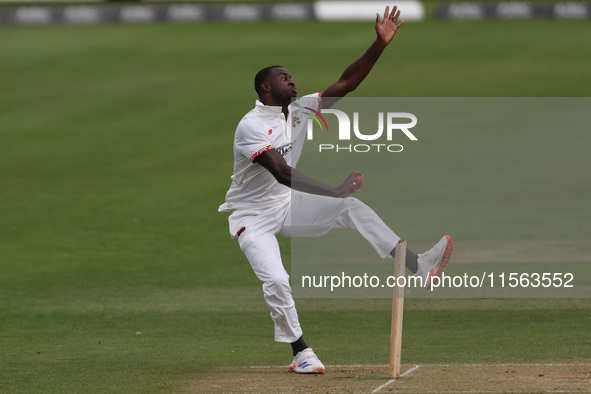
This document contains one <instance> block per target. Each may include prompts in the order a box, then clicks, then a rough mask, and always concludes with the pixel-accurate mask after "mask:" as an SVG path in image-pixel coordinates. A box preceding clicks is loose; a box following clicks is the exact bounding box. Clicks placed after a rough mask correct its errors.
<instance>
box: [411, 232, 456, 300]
mask: <svg viewBox="0 0 591 394" xmlns="http://www.w3.org/2000/svg"><path fill="white" fill-rule="evenodd" d="M453 249H454V241H453V239H451V237H450V236H449V235H444V236H443V237H442V238H441V239H440V240H439V242H437V244H435V246H433V247H432V248H431V249H429V250H428V251H426V252H425V253H421V254H419V255H418V259H417V260H418V266H419V269H418V270H417V272H416V273H415V274H414V275H415V276H416V277H419V278H421V280H422V282H421V283H423V286H425V289H427V290H429V289H430V288H431V278H433V277H439V275H441V273H442V272H443V269H444V268H445V266H446V265H447V263H448V261H449V258H450V257H451V254H452V252H453Z"/></svg>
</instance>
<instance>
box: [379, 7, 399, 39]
mask: <svg viewBox="0 0 591 394" xmlns="http://www.w3.org/2000/svg"><path fill="white" fill-rule="evenodd" d="M399 16H400V10H398V7H397V6H394V8H392V12H390V7H388V6H387V7H386V10H385V11H384V19H383V20H381V21H380V14H376V33H377V35H378V39H379V40H380V41H382V42H383V43H384V45H388V44H389V43H390V41H392V39H393V38H394V34H396V31H398V29H399V28H400V27H401V26H402V25H404V19H403V20H401V21H400V23H398V17H399Z"/></svg>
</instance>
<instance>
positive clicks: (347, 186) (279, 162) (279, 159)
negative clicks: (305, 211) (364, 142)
mask: <svg viewBox="0 0 591 394" xmlns="http://www.w3.org/2000/svg"><path fill="white" fill-rule="evenodd" d="M255 161H256V162H257V163H259V164H260V165H262V166H263V167H265V168H266V169H267V170H268V171H269V172H270V173H271V174H272V175H273V176H274V177H275V179H277V182H279V183H281V184H282V185H285V186H287V187H290V188H293V189H295V190H298V191H301V192H306V193H310V194H319V195H321V196H330V197H339V198H345V197H347V196H348V195H349V194H351V193H356V192H358V191H359V190H360V188H361V185H358V184H357V182H356V180H355V176H358V175H361V172H358V171H356V172H352V173H351V174H349V176H348V177H347V178H346V179H345V180H344V181H343V183H341V184H340V185H339V186H337V187H330V186H328V185H325V184H324V183H321V182H318V181H316V180H314V179H312V178H310V177H308V176H307V175H305V174H303V173H302V172H300V171H298V170H296V169H295V168H293V167H291V166H290V165H289V164H287V162H286V161H285V159H284V158H283V156H281V154H280V153H279V152H277V150H275V149H270V150H268V151H266V152H264V153H262V154H260V155H259V156H257V158H256V159H255Z"/></svg>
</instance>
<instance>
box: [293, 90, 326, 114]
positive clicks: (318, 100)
mask: <svg viewBox="0 0 591 394" xmlns="http://www.w3.org/2000/svg"><path fill="white" fill-rule="evenodd" d="M298 101H299V102H300V106H301V107H303V108H310V109H313V110H314V111H318V112H320V110H321V109H322V93H312V94H308V95H306V96H303V97H301V98H299V99H298Z"/></svg>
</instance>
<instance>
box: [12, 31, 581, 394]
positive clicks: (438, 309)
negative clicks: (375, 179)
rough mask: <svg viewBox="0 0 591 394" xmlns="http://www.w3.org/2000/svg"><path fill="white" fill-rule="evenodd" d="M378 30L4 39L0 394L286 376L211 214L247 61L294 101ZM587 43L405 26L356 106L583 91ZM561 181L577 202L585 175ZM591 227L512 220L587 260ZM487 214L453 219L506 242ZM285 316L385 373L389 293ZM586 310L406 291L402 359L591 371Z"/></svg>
mask: <svg viewBox="0 0 591 394" xmlns="http://www.w3.org/2000/svg"><path fill="white" fill-rule="evenodd" d="M373 34H374V33H373V28H372V26H371V24H363V23H353V24H350V23H330V24H321V23H315V22H306V23H281V24H279V23H260V24H248V23H246V24H219V23H203V24H196V25H188V24H181V25H173V24H167V25H165V24H162V25H136V26H133V25H127V26H123V25H121V26H110V25H106V26H71V27H68V26H50V27H2V28H0V53H2V60H1V61H0V87H1V91H2V94H0V349H1V350H0V391H1V392H7V393H14V392H23V393H24V392H186V391H200V390H199V388H200V387H199V385H197V386H194V385H191V384H190V382H191V381H195V380H198V379H199V376H201V375H203V374H208V373H212V371H213V372H215V371H217V370H218V369H219V368H222V367H237V368H240V367H249V366H253V365H258V366H267V365H287V364H288V363H289V362H290V361H291V360H290V349H289V346H288V345H284V344H277V343H274V342H273V341H272V338H273V327H272V322H271V320H270V318H269V316H268V311H267V309H266V306H265V305H264V301H263V298H262V292H261V289H260V284H259V282H258V280H257V279H256V277H255V276H254V274H253V273H252V270H251V268H250V266H249V265H248V263H247V261H246V259H245V258H244V257H243V255H242V254H241V252H240V250H239V248H238V247H237V245H236V244H235V243H234V242H233V241H232V240H231V239H230V238H229V236H228V233H227V220H226V216H225V215H223V214H218V213H217V212H216V210H217V207H218V205H219V204H220V203H221V202H223V198H224V194H225V191H226V190H227V188H228V186H229V181H230V178H229V177H230V175H231V170H232V136H233V132H234V130H235V127H236V124H237V122H238V121H239V119H240V118H241V116H242V115H243V114H244V113H245V112H247V111H248V110H250V108H251V107H252V106H253V104H254V99H255V96H254V90H253V87H252V79H253V75H254V73H255V72H256V71H257V70H258V69H259V68H261V67H263V66H266V65H269V64H282V65H284V66H286V67H287V68H288V69H290V71H291V72H292V74H293V75H294V80H295V81H296V83H297V84H298V88H299V90H300V92H313V91H318V90H323V89H324V88H325V87H327V86H328V84H330V83H332V82H333V81H335V80H336V78H338V76H339V75H340V73H341V72H342V70H344V68H345V67H346V66H347V65H348V64H349V63H351V62H352V61H353V60H355V59H356V58H357V57H358V56H360V55H361V53H362V52H363V51H364V50H365V49H366V47H367V46H368V45H369V43H370V42H371V40H372V39H373ZM590 40H591V29H590V28H589V23H588V22H587V21H569V22H561V21H520V22H514V21H481V22H456V23H450V22H442V21H427V22H422V23H409V24H407V25H406V26H404V30H402V31H401V32H400V33H399V35H398V36H397V37H396V40H395V42H394V43H393V44H392V46H391V47H390V48H389V49H388V51H387V52H386V53H385V54H384V56H383V58H382V59H381V60H380V62H379V63H378V65H377V66H376V67H375V69H374V71H373V72H372V74H371V75H370V76H369V77H368V78H367V80H366V81H365V82H364V83H363V85H362V86H361V87H360V88H359V89H358V90H357V91H356V92H355V93H354V96H359V97H364V96H367V97H380V96H384V97H388V96H400V97H433V96H435V97H447V96H452V97H461V96H469V97H479V96H484V97H487V96H495V97H497V96H498V97H503V96H534V97H543V96H556V97H584V96H588V95H589V91H591V71H590V69H589V64H590V63H591V53H590V52H589V51H585V50H583V48H585V47H587V46H588V43H589V42H590ZM539 137H540V140H539V142H538V145H537V146H541V147H543V148H544V149H547V148H548V146H547V145H544V143H545V142H547V143H548V144H551V143H552V140H551V138H549V136H544V135H541V136H539ZM587 142H589V137H588V136H581V139H580V140H579V139H577V140H576V141H570V142H568V141H567V142H565V144H566V148H564V150H565V151H566V152H567V153H566V154H568V152H569V148H572V150H573V152H574V154H576V155H583V154H585V153H584V147H585V146H588V144H586V143H587ZM569 143H570V144H571V145H568V144H569ZM468 148H469V147H468ZM457 149H462V146H461V145H460V146H458V147H457ZM577 157H579V161H577V163H582V165H585V164H586V165H587V166H589V161H588V159H586V160H585V159H584V158H582V157H581V156H577ZM475 160H478V157H475ZM586 169H590V168H589V167H587V168H586ZM495 170H496V169H495V168H493V167H490V168H488V171H490V172H491V173H493V172H494V171H495ZM579 170H580V171H581V173H583V174H588V173H589V172H585V171H584V170H585V168H584V167H583V168H579ZM512 176H513V174H512V173H511V171H507V173H506V177H508V178H509V180H507V179H505V181H506V182H505V183H503V184H506V185H511V184H512V183H511V177H512ZM515 181H518V179H515ZM578 181H580V182H581V184H580V188H578V189H577V188H575V187H574V186H573V185H575V186H576V185H577V183H576V182H578ZM458 182H460V179H458ZM564 182H567V181H564ZM568 182H570V183H568ZM568 182H567V183H568V184H569V185H571V186H573V187H572V188H571V189H567V190H566V192H568V193H575V194H576V197H577V200H576V201H577V202H579V201H583V200H585V198H587V200H588V196H589V186H588V185H586V184H584V178H577V177H573V178H572V179H571V178H568ZM457 187H460V188H466V185H465V184H458V185H457ZM585 196H586V197H585ZM398 198H399V199H400V200H399V201H409V202H412V198H413V190H411V189H410V188H409V189H405V190H404V191H403V192H401V193H400V195H399V196H398ZM471 198H472V199H473V201H477V200H478V199H480V198H486V195H479V194H478V193H477V192H475V193H474V194H473V195H471ZM550 198H553V199H555V203H556V204H559V205H560V204H569V201H571V200H569V199H566V200H564V195H563V194H561V193H550ZM430 204H431V203H428V202H423V206H424V207H429V206H431V209H434V208H433V207H435V204H437V201H433V202H432V204H433V205H430ZM571 206H572V205H571ZM482 209H486V207H483V208H482ZM427 211H429V209H427ZM527 212H529V211H527V210H526V213H527ZM531 212H532V215H533V212H535V211H533V210H532V211H531ZM416 214H417V215H421V213H416ZM588 215H589V212H588V211H585V212H580V215H577V212H573V210H572V209H571V210H568V215H566V216H560V217H558V218H552V217H549V218H548V219H549V220H551V221H552V220H556V223H557V224H558V229H560V230H563V229H569V231H567V233H566V234H564V233H561V232H558V233H557V234H538V233H536V231H535V230H536V228H534V227H533V226H538V225H539V220H538V221H536V218H535V217H532V218H531V219H532V221H531V226H532V227H528V225H527V224H528V223H529V222H528V220H527V219H528V218H527V217H524V222H520V223H519V226H518V228H520V229H525V230H524V231H526V232H527V231H528V230H531V231H530V232H527V236H526V237H525V238H528V239H529V240H531V239H534V240H538V241H539V242H541V243H543V242H544V241H547V240H548V239H553V240H565V241H568V240H570V239H571V237H572V236H573V234H575V235H576V241H577V242H579V244H582V245H583V246H582V248H587V249H588V246H589V239H590V236H591V229H590V228H589V224H588V223H589V222H588V221H586V220H584V219H585V218H587V217H588ZM477 220H478V219H477V218H476V217H475V216H474V215H465V216H462V217H460V218H457V220H455V221H453V226H454V228H457V229H468V228H472V229H476V234H477V236H474V237H473V239H470V241H473V242H478V241H482V242H485V241H487V237H488V236H490V235H491V234H493V233H494V235H495V237H497V235H498V231H499V227H500V226H502V224H500V223H493V225H491V226H490V227H488V226H487V224H486V223H480V222H478V221H477ZM436 226H442V228H443V224H442V223H436ZM507 226H508V227H511V224H510V223H507ZM487 229H488V230H487ZM431 230H433V229H430V230H429V231H431ZM437 230H439V229H437ZM452 230H453V229H452ZM410 231H411V232H412V231H415V232H417V233H418V232H419V229H418V228H414V227H411V229H410ZM444 231H445V229H444ZM464 231H465V230H464ZM437 233H439V232H437ZM513 233H514V232H511V231H509V234H511V236H514V235H515V234H513ZM468 234H469V232H468V231H466V236H468ZM536 234H537V236H536ZM495 241H503V239H498V237H497V238H496V239H495ZM456 242H458V243H457V246H458V248H461V242H459V241H458V240H456ZM281 243H282V246H283V251H284V254H285V258H286V261H287V263H289V251H290V248H289V247H290V244H289V241H287V240H282V241H281ZM459 258H460V259H461V256H459ZM520 258H523V256H520ZM489 262H491V263H494V262H495V260H494V257H493V260H491V261H489ZM296 302H298V305H299V312H300V315H301V321H302V324H303V327H304V329H305V332H306V337H307V339H308V342H309V343H310V344H311V345H312V346H314V348H315V350H317V352H318V354H319V355H320V356H321V358H322V360H323V362H324V363H325V364H366V363H376V364H383V363H385V362H386V361H387V358H388V349H387V344H388V339H389V329H390V328H389V324H390V323H389V321H390V312H389V309H390V303H389V302H388V300H380V299H378V300H310V299H302V300H296ZM590 312H591V306H590V305H589V302H588V300H587V299H578V300H577V299H572V300H569V299H561V300H543V299H542V300H540V299H537V300H535V299H524V300H452V299H443V300H412V299H411V300H408V301H407V304H406V309H405V323H404V324H405V331H404V339H403V362H405V363H497V364H502V363H556V362H560V363H571V362H589V354H591V341H590V339H589V327H590V323H591V321H590V320H589V316H590V315H591V313H590ZM434 332H437V333H444V334H442V335H433V333H434ZM329 372H330V371H329ZM385 378H386V377H384V379H385ZM307 387H309V386H307ZM374 388H375V386H368V388H367V390H368V391H371V390H372V389H374ZM218 391H224V386H223V385H222V386H220V388H219V390H218ZM269 391H274V390H273V389H270V390H269ZM308 391H314V390H313V389H312V388H308Z"/></svg>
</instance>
